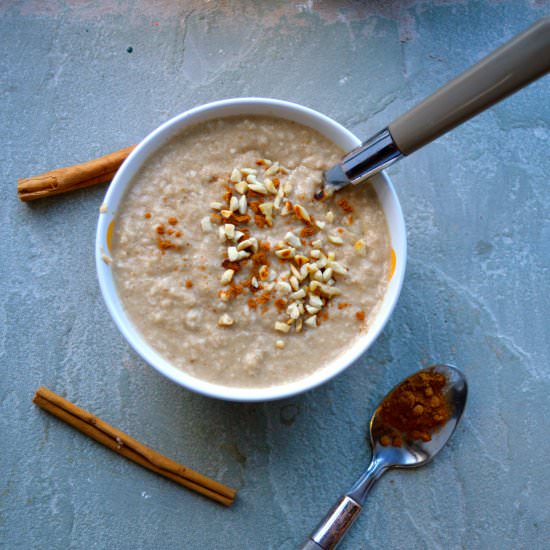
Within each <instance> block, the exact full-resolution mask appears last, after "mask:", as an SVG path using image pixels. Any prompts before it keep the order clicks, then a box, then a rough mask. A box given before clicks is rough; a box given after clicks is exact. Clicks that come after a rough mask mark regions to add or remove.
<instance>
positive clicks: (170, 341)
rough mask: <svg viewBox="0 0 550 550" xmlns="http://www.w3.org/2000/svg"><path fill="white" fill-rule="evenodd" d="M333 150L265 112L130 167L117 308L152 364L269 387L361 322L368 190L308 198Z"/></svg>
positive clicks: (370, 305)
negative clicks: (150, 352)
mask: <svg viewBox="0 0 550 550" xmlns="http://www.w3.org/2000/svg"><path fill="white" fill-rule="evenodd" d="M342 153H343V152H342V151H341V150H340V149H339V148H338V147H337V146H336V145H334V144H333V143H331V142H330V141H328V140H327V139H326V138H324V137H323V136H321V135H320V134H318V133H317V132H315V131H314V130H312V129H310V128H307V127H305V126H301V125H299V124H297V123H294V122H290V121H286V120H283V119H276V118H270V117H253V116H251V117H246V118H243V117H229V118H222V119H218V120H214V121H209V122H206V123H203V124H200V125H197V126H193V127H191V128H189V129H187V130H186V131H185V132H184V133H183V134H181V135H179V136H177V137H176V138H174V139H172V140H171V141H170V142H169V143H168V144H166V145H165V146H163V147H162V148H161V149H160V150H159V151H157V152H156V153H155V154H154V155H153V156H152V157H151V158H149V159H148V161H147V163H146V164H145V165H144V167H143V168H142V169H141V171H140V172H139V173H138V174H137V175H136V177H135V180H134V182H133V183H132V186H131V187H130V189H129V190H128V192H127V194H126V196H125V199H124V201H123V203H122V204H121V206H120V208H119V211H118V212H117V215H116V218H115V224H114V230H113V234H112V243H111V254H112V269H113V274H114V278H115V281H116V286H117V291H118V293H119V296H120V300H121V302H122V304H123V306H124V309H125V311H126V313H127V315H128V317H129V318H130V320H131V321H132V322H133V324H134V325H135V326H136V327H137V329H138V330H139V331H140V332H141V334H142V335H143V337H144V339H145V340H146V341H147V342H148V343H149V344H150V345H151V346H152V347H153V348H154V349H156V350H157V351H158V352H159V353H160V354H161V355H162V356H163V357H164V358H165V359H166V360H168V361H169V362H170V363H172V364H174V365H175V366H177V367H178V368H180V369H182V370H184V371H186V372H188V373H189V374H191V375H193V376H195V377H197V378H200V379H203V380H207V381H210V382H214V383H218V384H222V385H226V386H239V387H257V388H259V387H269V386H273V385H278V384H283V383H288V382H291V381H295V380H298V379H300V378H303V377H305V376H307V375H309V374H311V373H312V372H314V371H317V370H319V369H322V368H323V367H325V366H326V365H327V364H328V363H329V362H330V361H331V360H333V359H334V358H336V357H337V356H338V355H339V354H340V353H341V352H342V351H343V350H345V349H346V348H348V347H349V346H350V345H351V344H353V343H354V342H355V341H356V339H357V338H358V337H359V336H360V335H361V333H364V332H365V331H367V330H368V328H369V325H370V323H371V321H372V319H373V318H374V316H375V315H376V313H377V310H378V308H379V305H380V303H381V301H382V299H383V296H384V293H385V291H386V287H387V284H388V280H389V278H390V276H391V270H392V269H393V267H392V257H393V256H392V255H393V252H392V250H391V246H390V238H389V232H388V229H387V225H386V219H385V217H384V213H383V211H382V208H381V206H380V204H379V202H378V199H377V197H376V193H375V191H374V190H373V189H372V188H371V187H370V186H368V185H362V186H358V187H355V188H347V189H344V190H342V191H339V192H338V193H337V194H336V195H334V196H333V197H329V198H325V199H323V200H316V199H314V197H313V196H314V193H315V191H316V190H317V189H318V187H319V185H320V182H321V177H322V172H323V170H325V169H327V168H329V167H330V166H332V165H333V164H335V163H336V162H337V161H338V159H339V158H340V157H341V156H342Z"/></svg>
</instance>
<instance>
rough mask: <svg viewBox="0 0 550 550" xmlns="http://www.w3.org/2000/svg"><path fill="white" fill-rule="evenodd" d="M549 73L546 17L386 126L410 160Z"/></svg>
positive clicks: (549, 20)
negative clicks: (468, 121)
mask: <svg viewBox="0 0 550 550" xmlns="http://www.w3.org/2000/svg"><path fill="white" fill-rule="evenodd" d="M549 70H550V17H543V18H542V19H540V20H539V21H537V22H536V23H535V24H534V25H532V26H531V27H529V28H528V29H527V30H526V31H524V32H522V33H521V34H519V35H518V36H516V37H515V38H513V39H512V40H510V41H509V42H507V43H506V44H504V45H503V46H501V47H500V48H498V49H497V50H495V51H494V52H493V53H491V54H490V55H488V56H487V57H485V58H484V59H482V60H481V61H480V62H479V63H477V64H476V65H474V66H473V67H471V68H470V69H469V70H467V71H466V72H464V73H462V74H461V75H460V76H458V77H457V78H455V79H454V80H452V81H451V82H449V83H448V84H447V85H446V86H443V88H440V89H439V90H438V91H436V92H435V93H434V94H432V95H431V96H430V97H428V98H427V99H425V100H424V101H423V102H422V103H420V104H419V105H417V106H416V107H414V108H413V109H411V110H410V111H409V112H407V113H405V114H403V115H401V116H400V117H399V118H398V119H397V120H395V121H394V122H392V123H391V124H390V125H389V131H390V134H391V135H392V137H393V139H394V141H395V143H396V144H397V147H398V148H399V150H400V151H401V152H402V153H403V154H404V155H410V154H411V153H412V152H413V151H416V150H417V149H419V148H420V147H422V146H423V145H426V143H429V142H430V141H433V140H434V139H435V138H437V137H438V136H440V135H442V134H444V133H446V132H448V131H449V130H451V129H453V128H454V127H455V126H458V125H459V124H461V123H463V122H465V121H466V120H468V119H469V118H471V117H473V116H474V115H477V114H478V113H479V112H481V111H483V110H485V109H487V108H488V107H490V106H491V105H493V104H495V103H497V102H498V101H500V100H501V99H504V98H505V97H508V96H509V95H511V94H513V93H514V92H515V91H517V90H519V89H520V88H522V87H523V86H526V85H527V84H529V83H530V82H532V81H533V80H536V79H537V78H539V77H541V76H543V75H544V74H546V73H547V72H548V71H549Z"/></svg>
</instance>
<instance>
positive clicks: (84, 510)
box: [0, 0, 550, 550]
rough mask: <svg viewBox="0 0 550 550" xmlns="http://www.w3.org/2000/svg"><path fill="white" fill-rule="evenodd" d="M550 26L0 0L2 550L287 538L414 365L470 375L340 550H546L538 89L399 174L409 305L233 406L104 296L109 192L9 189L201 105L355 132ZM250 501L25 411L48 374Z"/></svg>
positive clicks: (496, 8)
mask: <svg viewBox="0 0 550 550" xmlns="http://www.w3.org/2000/svg"><path fill="white" fill-rule="evenodd" d="M549 12H550V3H549V2H548V1H545V0H500V1H497V0H494V1H483V2H482V1H474V0H470V1H468V0H463V1H452V0H446V1H444V0H440V1H434V2H428V1H421V0H418V1H414V0H401V1H398V0H394V1H385V2H384V1H378V2H367V1H364V2H360V1H349V0H346V1H341V2H337V1H328V0H325V1H313V0H307V1H304V2H300V3H295V2H283V1H277V2H248V1H246V0H234V1H224V2H222V1H220V2H215V1H211V2H206V1H201V0H188V1H186V2H177V1H173V2H170V1H168V0H164V1H162V2H149V1H148V0H139V1H136V2H130V1H127V0H120V1H118V2H117V1H107V0H95V1H90V2H74V1H69V0H47V1H46V0H45V1H39V0H26V1H19V2H18V1H10V0H4V1H2V2H0V45H1V54H2V55H1V56H0V67H1V72H0V84H1V98H2V99H1V102H0V128H1V148H0V169H1V174H2V179H1V186H2V187H1V192H2V208H1V209H0V216H1V222H0V246H1V250H0V266H1V270H2V276H1V280H0V285H1V286H0V304H1V307H0V356H1V362H0V365H1V369H2V370H1V377H0V427H1V431H0V436H1V440H2V443H1V444H0V464H1V466H0V468H1V470H0V474H1V475H0V546H1V547H5V548H9V549H31V548H32V549H34V548H44V549H46V548H47V549H67V548H74V549H91V548H94V549H95V548H97V549H104V548H109V549H110V548H115V549H130V548H144V549H148V548H163V549H176V548H178V549H179V548H185V549H199V548H201V549H202V548H207V549H229V548H230V549H243V548H246V549H260V548H261V549H266V548H269V549H276V550H279V549H285V550H291V549H294V548H296V547H297V546H298V545H299V543H301V542H302V541H303V540H304V538H305V537H306V535H307V534H308V533H309V532H310V530H311V529H312V528H313V527H314V525H315V524H316V522H317V520H318V519H320V517H321V516H322V515H323V514H324V512H325V511H326V509H327V508H328V507H329V506H330V505H331V504H332V502H333V501H334V500H335V498H336V497H337V496H338V495H339V494H340V493H341V492H342V491H344V490H346V489H347V488H348V487H349V485H350V483H351V482H352V481H353V480H354V478H355V477H356V476H357V475H358V474H359V473H360V471H361V470H362V468H363V467H364V466H365V465H366V463H367V461H368V459H369V451H368V449H367V447H366V445H365V443H364V436H365V428H366V423H367V420H368V417H369V416H370V413H371V411H372V410H373V407H374V406H375V405H376V403H377V402H378V400H379V399H380V397H381V396H382V395H383V394H384V393H385V392H386V391H387V390H388V389H389V388H390V387H391V386H392V385H393V384H394V383H396V382H397V381H398V380H399V379H400V378H402V377H403V376H404V375H406V374H408V373H410V372H412V371H413V370H415V369H417V368H419V367H420V366H421V365H426V364H429V363H431V362H435V361H447V362H451V363H455V364H456V365H458V366H460V367H462V368H463V369H464V370H465V371H466V373H467V375H468V377H469V381H470V385H471V393H470V400H469V404H468V408H467V412H466V416H465V418H464V421H463V423H462V425H461V426H460V429H459V430H458V432H457V433H456V434H455V436H454V438H453V440H452V442H451V443H450V445H449V447H448V448H446V449H445V450H444V452H443V453H442V454H441V455H440V456H439V457H438V459H437V460H436V461H435V462H433V463H432V464H431V465H429V466H428V467H426V468H424V469H421V470H418V471H408V472H393V473H389V474H387V475H386V476H385V477H384V478H383V479H382V480H381V481H380V483H379V485H378V486H377V487H376V488H375V489H374V491H373V492H372V493H371V495H370V497H369V501H368V504H367V506H366V510H365V511H364V513H363V516H362V517H361V518H360V519H359V521H358V522H357V524H356V525H355V526H354V528H353V530H352V531H351V532H350V534H349V536H348V537H347V539H346V540H345V542H344V544H343V546H342V548H350V549H352V548H353V549H375V548H391V549H401V548H403V549H405V548H407V549H419V550H420V549H428V548H429V549H468V550H470V549H495V550H496V549H498V550H502V549H518V548H529V549H530V550H535V549H543V548H548V546H547V545H548V544H549V542H548V541H549V540H550V473H549V472H550V470H549V468H548V466H549V458H548V457H549V456H550V439H549V437H548V435H549V433H550V399H549V393H550V363H549V359H550V338H549V336H548V330H549V322H548V321H549V311H550V298H549V288H550V284H549V275H550V185H549V184H550V182H549V174H550V155H549V150H550V148H549V142H550V129H549V123H550V100H549V99H550V94H549V92H550V81H549V79H548V78H547V79H546V80H541V81H539V82H537V83H535V84H533V85H532V86H530V87H529V88H528V89H526V90H523V91H521V92H520V93H518V94H517V95H515V96H514V97H512V98H510V99H508V100H506V101H505V102H503V103H501V104H499V105H498V106H496V107H495V108H493V109H492V110H490V111H489V112H486V113H484V114H482V115H481V116H479V117H478V118H476V119H475V120H473V121H471V122H469V123H467V124H465V125H464V126H462V127H461V128H459V129H457V130H455V131H454V132H453V133H452V134H450V135H448V136H445V137H443V138H441V139H439V140H438V141H437V142H435V143H433V144H432V145H429V146H428V147H426V148H425V149H423V150H421V151H420V152H418V153H416V154H414V156H412V157H411V158H409V159H405V160H404V161H402V162H401V163H399V164H397V165H395V166H394V167H392V168H391V170H390V175H391V176H392V178H393V180H394V183H395V185H396V188H397V190H398V193H399V196H400V199H401V202H402V205H403V209H404V212H405V218H406V221H407V226H408V237H409V253H410V254H409V263H408V271H407V275H406V280H405V284H404V288H403V293H402V295H401V298H400V301H399V303H398V306H397V308H396V310H395V313H394V315H393V317H392V319H391V321H390V323H389V324H388V325H387V328H386V329H385V331H384V333H383V334H382V336H381V337H380V338H379V340H378V341H377V342H376V344H375V345H374V346H373V347H372V349H371V350H370V351H369V352H368V353H367V354H366V355H365V356H364V357H362V358H361V360H360V361H358V363H357V364H356V365H354V366H353V367H352V368H350V369H349V370H348V371H347V372H345V373H344V374H342V375H341V376H339V377H338V378H337V379H335V380H333V381H332V382H330V383H329V384H326V385H325V386H323V387H321V388H319V389H317V390H315V391H312V392H310V393H307V394H305V395H302V396H299V397H296V398H292V399H288V400H286V401H282V402H273V403H268V404H257V405H242V404H231V403H224V402H219V401H215V400H212V399H208V398H204V397H200V396H198V395H195V394H193V393H190V392H188V391H186V390H184V389H182V388H180V387H178V386H176V385H175V384H173V383H171V382H169V381H168V380H166V379H164V378H163V377H161V376H160V375H159V374H157V373H156V372H155V371H153V370H152V369H151V368H149V367H148V366H146V365H145V364H144V363H143V362H142V361H141V360H139V359H138V357H137V356H136V355H135V354H134V353H133V352H132V351H131V350H130V349H129V347H128V345H127V344H126V343H125V342H124V340H123V339H122V337H121V335H120V334H119V333H118V331H117V330H116V328H115V327H114V325H113V323H112V322H111V320H110V317H109V315H108V313H107V311H106V308H105V307H104V305H103V302H102V299H101V296H100V293H99V289H98V285H97V282H96V276H95V269H94V258H93V250H94V231H95V225H96V221H97V217H98V207H99V205H100V204H101V202H102V197H103V194H104V192H105V188H95V189H88V190H83V191H80V192H77V193H74V194H72V195H70V196H68V195H67V196H62V197H59V198H54V199H49V200H44V201H42V202H36V203H34V204H22V203H20V202H19V201H18V199H17V196H16V192H15V185H16V180H17V178H20V177H26V176H29V175H32V174H36V173H39V172H41V171H44V170H48V169H51V168H56V167H59V166H65V165H67V164H71V163H75V162H80V161H83V160H87V159H89V158H93V157H95V156H99V155H101V154H104V153H107V152H110V151H114V150H116V149H119V148H122V147H124V146H126V145H129V144H132V143H135V142H137V141H139V140H140V139H141V138H142V137H144V136H145V135H146V134H147V133H148V132H149V131H150V130H152V129H153V128H155V127H156V126H158V125H159V124H160V123H161V122H163V121H165V120H167V119H168V118H170V117H171V116H172V115H175V114H177V113H180V112H182V111H184V110H186V109H188V108H190V107H193V106H196V105H199V104H202V103H205V102H208V101H210V100H214V99H219V98H224V97H233V96H247V95H248V96H250V95H256V96H271V97H278V98H283V99H288V100H292V101H296V102H299V103H302V104H305V105H308V106H310V107H313V108H315V109H318V110H320V111H322V112H324V113H326V114H328V115H329V116H331V117H333V118H335V119H336V120H338V121H339V122H341V123H343V124H344V125H346V126H348V127H349V128H350V129H351V130H352V131H354V132H356V133H357V134H358V135H361V136H364V137H367V136H369V135H370V134H371V133H373V132H375V131H377V130H379V129H380V128H381V127H383V126H384V125H385V124H387V123H388V122H389V121H391V120H392V119H393V117H395V116H397V115H398V114H400V113H401V112H403V111H404V110H405V109H407V108H408V107H410V106H412V105H414V104H415V103H416V102H417V101H419V100H420V99H422V98H423V97H425V96H426V95H428V94H429V93H430V92H431V91H433V90H434V89H435V88H436V87H438V86H439V85H441V84H443V83H445V82H446V81H447V80H448V79H450V78H451V77H453V76H455V75H456V74H458V73H459V72H460V71H462V70H463V69H465V68H466V67H468V66H469V65H470V64H472V63H473V62H475V61H476V60H478V59H479V58H480V57H481V56H483V55H485V54H487V53H488V52H489V51H491V50H492V49H493V48H494V47H495V46H496V45H498V44H500V43H502V42H503V41H504V40H506V39H509V38H510V37H511V36H513V35H514V34H515V33H517V32H519V31H521V30H522V29H524V28H525V27H527V26H528V25H530V24H531V23H533V22H534V21H535V20H536V19H537V18H539V17H541V16H543V15H545V14H548V13H549ZM41 384H43V385H46V386H48V387H49V388H51V389H53V390H54V391H57V392H58V393H61V394H62V395H64V396H66V397H68V398H69V399H70V400H72V401H73V402H75V403H78V404H79V405H81V406H83V407H85V408H87V409H89V410H91V411H93V412H94V413H96V414H97V415H99V416H101V417H102V418H103V419H105V420H106V421H108V422H110V423H112V424H114V425H115V426H117V427H119V428H121V429H123V430H125V431H127V432H129V433H130V434H132V435H134V436H135V437H137V438H138V439H140V440H142V441H143V442H145V443H147V444H149V445H150V446H152V447H153V448H156V449H158V450H160V451H162V452H164V453H165V454H166V455H168V456H170V457H172V458H174V459H177V460H179V461H181V462H182V463H184V464H186V465H188V466H190V467H194V468H196V469H198V470H199V471H201V472H203V473H205V474H208V475H210V476H212V477H214V478H217V479H220V480H221V481H223V482H225V483H227V484H229V485H233V486H235V487H237V488H238V489H239V497H238V501H237V502H236V504H235V505H234V507H232V508H230V509H225V508H223V507H221V506H219V505H217V504H214V503H211V502H210V501H208V500H207V499H205V498H202V497H200V496H198V495H195V494H194V493H191V492H188V491H186V490H185V489H182V488H180V487H179V486H177V485H175V484H173V483H171V482H169V481H166V480H165V479H163V478H160V477H158V476H156V475H154V474H151V473H149V472H147V471H145V470H142V469H141V468H139V467H137V466H135V465H134V464H132V463H130V462H128V461H126V460H123V459H122V458H120V457H118V456H116V455H114V454H113V453H111V452H110V451H108V450H106V449H104V448H102V447H101V446H99V445H98V444H96V443H94V442H92V441H90V440H88V439H87V438H85V437H84V436H82V435H80V434H79V433H76V432H75V431H73V430H72V429H71V428H69V427H67V426H65V425H64V424H62V423H61V422H59V421H57V420H56V419H54V418H52V417H49V416H48V415H46V414H45V413H43V412H42V411H40V410H38V409H37V408H35V407H34V406H33V405H32V403H31V399H32V396H33V393H34V391H35V390H36V389H37V387H38V386H39V385H41Z"/></svg>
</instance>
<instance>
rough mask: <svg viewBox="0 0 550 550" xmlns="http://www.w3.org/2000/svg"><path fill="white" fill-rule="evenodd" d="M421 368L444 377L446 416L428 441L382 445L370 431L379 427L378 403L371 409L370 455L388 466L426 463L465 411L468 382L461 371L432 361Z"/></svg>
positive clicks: (451, 431) (447, 438)
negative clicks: (424, 367)
mask: <svg viewBox="0 0 550 550" xmlns="http://www.w3.org/2000/svg"><path fill="white" fill-rule="evenodd" d="M424 371H435V372H439V373H441V374H443V376H445V378H446V379H447V385H446V387H445V389H444V394H445V398H446V400H447V403H448V404H449V410H450V416H449V419H448V420H447V422H446V423H445V425H444V426H443V427H442V428H441V429H440V430H438V431H436V432H433V433H432V434H431V439H430V440H429V441H422V440H414V441H411V442H405V443H404V445H403V446H402V447H390V446H387V447H384V446H383V445H381V444H380V442H379V441H378V440H376V439H375V438H374V437H373V433H376V431H377V430H378V429H379V428H380V423H381V420H380V408H381V404H380V405H379V406H378V408H377V409H376V410H375V411H374V414H373V415H372V418H371V420H370V423H369V432H370V444H371V448H372V450H373V458H378V459H379V460H383V461H384V463H385V464H388V468H418V467H419V466H423V465H424V464H426V463H428V462H429V461H430V460H432V458H433V457H434V456H435V455H436V454H437V453H438V452H439V451H440V450H441V449H442V448H443V447H444V446H445V443H447V441H448V440H449V439H450V437H451V435H452V434H453V432H454V431H455V429H456V427H457V425H458V422H459V421H460V418H461V417H462V413H463V412H464V407H465V406H466V397H467V394H468V385H467V383H466V377H465V376H464V374H462V372H461V371H460V370H458V369H457V368H455V367H452V366H450V365H443V364H441V365H432V366H431V367H428V368H427V369H424ZM416 374H418V373H415V375H416ZM406 380H408V379H405V380H404V381H403V382H401V383H402V384H403V383H405V382H406ZM399 385H400V384H399ZM397 387H398V386H396V388H397ZM396 388H394V389H396ZM392 391H393V390H392Z"/></svg>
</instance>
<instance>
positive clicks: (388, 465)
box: [302, 364, 468, 550]
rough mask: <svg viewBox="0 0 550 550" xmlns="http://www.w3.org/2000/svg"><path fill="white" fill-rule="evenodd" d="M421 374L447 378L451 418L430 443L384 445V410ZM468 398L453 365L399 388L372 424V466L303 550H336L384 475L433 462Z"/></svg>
mask: <svg viewBox="0 0 550 550" xmlns="http://www.w3.org/2000/svg"><path fill="white" fill-rule="evenodd" d="M421 373H428V374H433V373H438V374H442V375H443V376H444V377H445V384H444V386H443V388H442V390H441V393H442V397H443V399H444V400H445V405H446V410H447V411H448V417H447V418H446V419H445V420H444V421H442V422H443V423H442V424H441V425H439V426H438V427H437V429H434V430H431V431H430V432H429V436H430V438H429V439H428V441H424V440H422V439H416V438H411V437H400V438H399V439H400V441H399V444H394V441H392V442H391V443H392V444H386V445H383V444H382V443H381V439H382V438H381V437H375V434H381V433H383V432H384V422H383V420H382V408H383V407H384V406H385V407H387V406H388V404H389V403H392V400H391V397H392V393H393V392H394V391H395V390H397V389H398V388H400V387H401V386H403V385H405V384H407V383H409V382H410V381H411V380H412V379H413V378H416V377H417V376H418V375H419V374H421ZM425 395H428V394H425ZM467 395H468V384H467V382H466V377H465V376H464V374H463V373H462V372H461V371H460V370H458V369H457V368H456V367H452V366H451V365H443V364H438V365H432V366H431V367H427V368H425V369H423V370H421V371H417V372H415V373H414V374H412V375H411V376H409V377H408V378H405V380H403V381H402V382H401V383H400V384H398V385H397V386H395V388H393V390H392V391H390V392H389V393H388V394H387V395H386V396H385V397H384V399H383V400H382V402H381V403H380V405H378V407H377V408H376V410H375V411H374V414H373V415H372V418H371V420H370V422H369V441H370V445H371V448H372V460H371V463H370V464H369V467H368V468H367V469H366V470H365V471H364V472H363V474H362V475H361V477H359V479H358V480H357V481H356V482H355V484H354V485H353V487H352V488H351V489H350V491H348V493H346V494H345V495H344V496H343V497H341V498H340V500H339V501H338V502H337V503H336V504H335V505H334V507H333V508H332V509H331V511H330V512H329V513H328V514H327V515H326V516H325V518H324V519H323V520H322V521H321V523H320V524H319V526H318V527H317V529H316V530H315V531H314V532H313V534H312V535H311V537H310V538H309V540H308V541H307V542H306V543H305V544H304V545H303V546H302V550H332V549H333V548H336V546H337V545H338V543H339V542H340V540H341V539H342V538H343V536H344V535H345V533H346V532H347V530H348V529H349V528H350V527H351V525H352V524H353V522H354V521H355V519H356V518H357V516H358V515H359V513H360V512H361V510H362V508H363V504H364V502H365V499H366V497H367V494H368V493H369V491H370V489H371V488H372V486H373V485H374V483H375V482H376V481H377V480H378V479H379V478H380V476H381V475H382V474H383V473H384V472H386V471H387V470H390V469H392V468H418V467H420V466H423V465H424V464H427V463H428V462H429V461H430V460H432V458H433V457H434V456H435V455H436V454H437V453H439V451H440V450H441V449H442V448H443V447H444V446H445V443H447V441H449V439H450V437H451V436H452V435H453V432H454V431H455V429H456V427H457V425H458V423H459V421H460V418H461V417H462V413H463V412H464V407H465V406H466V398H467ZM392 427H394V426H392ZM413 434H414V432H413ZM405 435H406V434H405Z"/></svg>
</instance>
